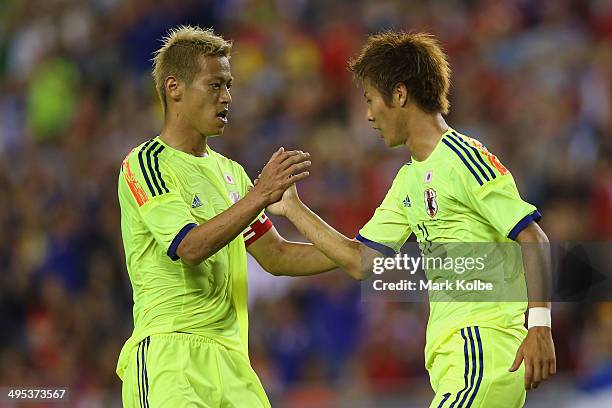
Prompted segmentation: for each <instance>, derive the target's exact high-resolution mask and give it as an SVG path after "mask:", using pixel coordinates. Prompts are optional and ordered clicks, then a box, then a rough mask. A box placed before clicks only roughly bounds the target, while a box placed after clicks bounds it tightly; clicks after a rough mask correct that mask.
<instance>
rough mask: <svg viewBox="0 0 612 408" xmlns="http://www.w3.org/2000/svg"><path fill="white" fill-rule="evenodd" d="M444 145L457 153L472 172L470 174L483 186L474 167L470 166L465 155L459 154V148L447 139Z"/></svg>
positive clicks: (443, 140)
mask: <svg viewBox="0 0 612 408" xmlns="http://www.w3.org/2000/svg"><path fill="white" fill-rule="evenodd" d="M442 143H444V144H445V145H446V146H448V147H449V148H450V149H451V150H452V151H453V152H455V154H456V155H457V156H459V158H460V159H461V161H462V162H463V164H465V167H467V168H468V170H469V171H470V173H472V175H473V176H474V177H475V178H476V181H477V182H478V184H480V185H481V186H482V184H483V183H482V180H481V179H480V177H478V174H476V172H475V171H474V169H473V168H472V166H470V164H469V163H468V162H467V160H465V157H463V155H462V154H461V153H459V150H457V148H456V147H455V146H453V145H452V144H451V143H450V142H449V141H448V140H446V139H442Z"/></svg>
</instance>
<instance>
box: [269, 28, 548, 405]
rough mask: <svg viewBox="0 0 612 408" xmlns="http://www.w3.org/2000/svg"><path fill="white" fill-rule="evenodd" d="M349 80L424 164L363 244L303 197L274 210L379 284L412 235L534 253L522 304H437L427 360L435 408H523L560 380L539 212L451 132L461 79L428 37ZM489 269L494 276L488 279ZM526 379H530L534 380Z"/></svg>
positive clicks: (374, 52) (407, 177) (387, 44)
mask: <svg viewBox="0 0 612 408" xmlns="http://www.w3.org/2000/svg"><path fill="white" fill-rule="evenodd" d="M349 69H350V70H351V71H352V72H353V73H354V75H355V76H356V78H358V79H360V80H361V81H362V83H363V87H364V91H365V92H364V96H365V98H366V102H367V106H368V112H367V119H368V121H370V122H371V123H372V126H373V127H374V129H377V130H379V131H380V135H381V137H382V139H383V140H384V142H385V144H386V145H387V146H389V147H395V146H402V145H404V146H405V147H406V148H407V149H408V151H409V152H410V154H411V156H412V160H411V161H410V162H408V163H407V164H406V165H404V166H403V167H402V168H401V169H400V170H399V172H398V174H397V176H396V177H395V180H394V181H393V184H392V186H391V189H390V190H389V192H388V193H387V195H386V197H385V198H384V200H383V202H382V204H380V206H379V207H378V208H377V209H376V211H375V213H374V215H373V217H372V218H371V219H370V221H368V223H367V224H366V225H365V226H364V227H363V228H362V229H361V230H360V232H359V234H358V235H357V237H356V239H349V238H346V237H345V236H343V235H342V234H340V233H338V232H337V231H335V230H334V229H332V228H331V227H329V226H328V225H327V224H325V222H324V221H322V220H321V219H320V218H319V217H317V216H316V215H315V214H314V213H312V212H311V211H310V210H309V209H308V207H306V206H305V205H304V204H303V203H302V202H301V201H300V200H299V197H298V196H297V191H296V189H295V187H291V188H290V189H288V190H287V192H285V193H284V195H283V199H282V200H281V201H280V202H278V203H275V204H273V205H271V206H269V207H268V211H270V212H271V213H274V214H278V215H284V216H286V217H287V218H288V219H289V220H290V221H291V222H293V224H294V225H295V226H296V227H297V228H298V230H300V232H301V233H302V234H303V235H304V236H305V237H306V238H307V239H308V240H310V241H311V242H313V243H314V244H315V245H316V246H318V247H319V248H320V249H321V250H322V251H323V252H324V253H325V254H326V255H327V256H328V257H329V258H331V259H333V260H334V261H335V262H336V263H337V264H338V265H339V266H341V267H343V268H345V269H346V270H347V271H349V273H351V275H359V274H360V273H361V275H362V276H365V275H367V273H371V271H372V265H373V260H374V258H375V257H377V256H378V253H379V252H380V253H382V254H385V255H390V256H393V255H394V254H395V253H396V252H398V251H399V250H400V248H401V247H402V245H403V244H404V243H405V241H406V240H407V238H408V237H409V235H410V234H412V233H414V234H415V235H416V238H417V240H418V242H419V244H422V247H426V246H428V245H431V244H435V243H449V242H455V243H461V242H463V243H470V242H495V243H503V242H512V240H515V241H517V242H519V243H521V247H523V245H522V244H525V243H532V245H531V246H529V245H524V248H523V251H522V252H523V257H522V258H523V262H522V264H524V268H523V267H522V266H523V265H522V264H521V263H519V264H518V268H517V269H520V273H521V274H522V273H523V272H524V274H525V275H520V276H521V278H522V277H523V276H524V277H525V278H526V279H525V280H526V283H523V285H522V286H523V288H525V287H526V289H527V291H528V295H529V323H528V327H529V330H526V329H525V328H524V322H525V316H524V313H525V308H526V307H527V304H526V303H527V302H526V301H527V298H526V297H523V298H522V299H524V301H520V300H521V299H516V300H517V301H515V302H431V299H430V316H429V322H428V327H427V344H426V350H425V360H426V367H427V369H428V371H429V375H430V380H431V385H432V388H433V389H434V392H435V397H434V399H433V401H432V403H431V407H433V408H440V407H444V408H448V407H451V408H467V407H470V406H471V407H505V408H511V407H520V406H522V405H523V403H524V400H525V389H531V388H535V387H537V386H538V384H539V383H540V382H541V381H542V380H545V379H547V378H548V377H549V376H550V375H552V374H554V373H555V369H556V368H555V354H554V345H553V341H552V336H551V330H550V304H549V303H548V302H546V301H545V300H546V298H545V293H546V290H545V289H546V281H547V277H548V269H547V268H548V262H549V254H548V251H547V250H546V244H547V242H548V240H547V237H546V235H545V234H544V232H543V231H542V230H541V229H540V227H539V226H538V224H536V221H538V219H539V218H540V213H539V212H538V211H537V209H536V208H535V207H534V206H533V205H531V204H529V203H527V202H525V201H523V200H522V199H521V197H520V195H519V193H518V191H517V188H516V186H515V183H514V179H513V177H512V175H511V174H510V172H509V171H508V170H507V169H506V168H505V167H504V166H503V165H502V164H501V163H500V162H499V160H498V159H497V158H496V157H495V156H494V155H493V154H492V153H490V152H488V151H487V150H486V149H485V148H484V146H483V145H482V144H481V143H479V142H478V141H476V140H475V139H472V138H470V137H468V136H465V135H462V134H460V133H459V132H458V131H456V130H454V129H452V128H450V127H449V126H448V125H447V124H446V122H445V121H444V119H443V117H442V115H443V114H447V113H448V109H449V103H448V99H447V97H448V91H449V83H450V69H449V65H448V63H447V61H446V57H445V55H444V53H443V51H442V50H441V49H440V47H439V45H438V42H437V40H436V39H435V38H434V37H432V36H430V35H427V34H419V33H417V34H407V33H403V32H400V33H393V32H387V33H383V34H377V35H373V36H371V37H369V38H368V40H367V42H366V44H365V46H364V47H363V49H362V50H361V53H360V54H359V55H358V56H357V57H356V58H355V59H354V60H352V61H351V62H350V64H349ZM486 272H487V271H486V270H484V271H483V272H482V273H483V275H482V277H483V278H485V277H486ZM522 362H524V364H523V365H522V364H521V363H522ZM523 372H524V375H523Z"/></svg>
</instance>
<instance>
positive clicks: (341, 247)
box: [287, 202, 361, 277]
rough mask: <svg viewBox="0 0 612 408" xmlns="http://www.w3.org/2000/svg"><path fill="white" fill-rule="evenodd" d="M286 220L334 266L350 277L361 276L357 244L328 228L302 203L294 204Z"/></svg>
mask: <svg viewBox="0 0 612 408" xmlns="http://www.w3.org/2000/svg"><path fill="white" fill-rule="evenodd" d="M287 218H288V219H289V221H291V222H292V223H293V225H295V227H296V228H297V229H298V231H300V233H301V234H302V235H304V237H306V239H307V240H309V241H310V242H312V243H313V244H314V245H315V246H316V247H317V248H318V249H319V250H320V251H321V252H322V253H323V254H325V256H327V257H328V258H329V259H331V260H332V261H333V262H334V263H335V264H336V265H338V266H340V267H341V268H344V269H345V270H346V271H347V272H348V273H349V274H350V275H351V276H354V277H359V276H360V275H361V256H360V252H359V245H360V244H359V242H358V241H355V240H352V239H349V238H347V237H345V236H344V235H342V234H341V233H339V232H338V231H336V230H335V229H333V228H332V227H330V226H329V225H328V224H327V223H326V222H325V221H323V220H322V219H321V218H320V217H319V216H318V215H316V214H315V213H313V212H312V211H311V210H310V209H309V208H308V207H307V206H305V205H304V204H303V203H302V202H298V203H295V204H294V205H293V206H292V207H291V210H290V211H288V212H287Z"/></svg>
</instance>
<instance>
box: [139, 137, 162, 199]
mask: <svg viewBox="0 0 612 408" xmlns="http://www.w3.org/2000/svg"><path fill="white" fill-rule="evenodd" d="M164 148H165V146H164V145H162V144H160V143H159V142H158V141H153V139H151V140H149V141H148V142H147V143H145V144H144V145H143V146H142V148H141V149H140V151H139V152H138V162H139V163H140V170H141V171H142V175H143V177H144V179H145V182H146V183H147V187H148V188H149V191H150V192H151V196H153V197H155V196H156V195H161V194H164V193H169V192H170V190H168V187H167V186H166V182H165V181H164V179H163V177H162V173H161V171H160V170H159V154H160V153H161V152H162V151H163V150H164ZM145 155H146V159H145Z"/></svg>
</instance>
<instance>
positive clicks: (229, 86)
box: [227, 82, 232, 90]
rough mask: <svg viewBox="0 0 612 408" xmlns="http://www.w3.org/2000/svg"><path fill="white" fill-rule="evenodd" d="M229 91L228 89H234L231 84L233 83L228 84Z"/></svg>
mask: <svg viewBox="0 0 612 408" xmlns="http://www.w3.org/2000/svg"><path fill="white" fill-rule="evenodd" d="M227 89H228V90H229V89H232V83H231V82H228V83H227Z"/></svg>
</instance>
